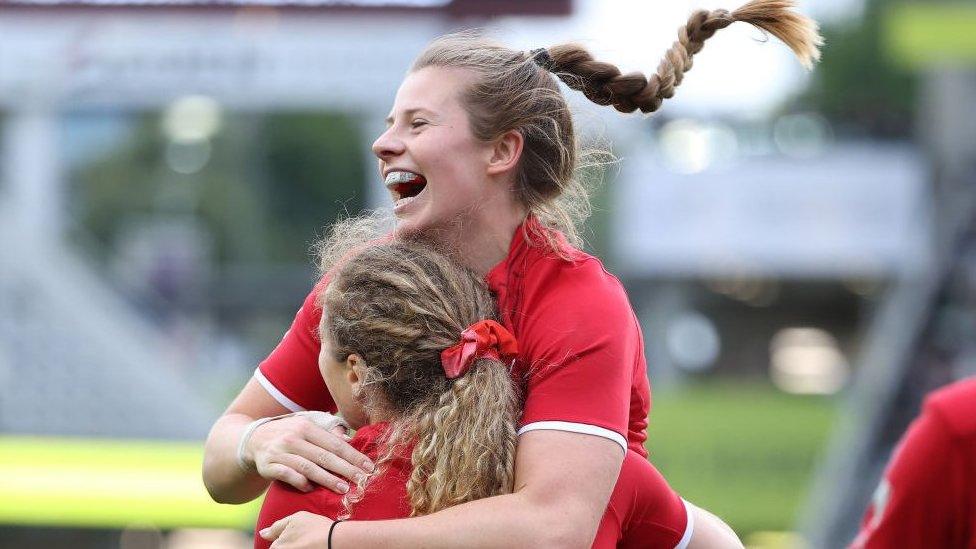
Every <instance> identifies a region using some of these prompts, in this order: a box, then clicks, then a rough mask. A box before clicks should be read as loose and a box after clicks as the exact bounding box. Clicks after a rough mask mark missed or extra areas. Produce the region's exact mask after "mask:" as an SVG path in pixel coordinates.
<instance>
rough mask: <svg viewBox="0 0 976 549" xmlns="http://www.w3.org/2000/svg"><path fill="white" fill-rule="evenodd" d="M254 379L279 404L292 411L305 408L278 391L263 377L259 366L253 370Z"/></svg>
mask: <svg viewBox="0 0 976 549" xmlns="http://www.w3.org/2000/svg"><path fill="white" fill-rule="evenodd" d="M254 379H256V380H258V383H260V384H261V386H262V387H264V390H265V391H267V392H268V394H270V395H271V396H272V398H274V399H275V400H277V401H278V404H281V405H282V406H284V407H285V408H288V409H289V410H291V411H292V412H304V411H305V408H303V407H301V406H299V405H298V403H296V402H295V401H294V400H292V399H290V398H288V397H286V396H285V394H284V393H282V392H281V391H279V390H278V388H277V387H275V386H274V385H273V384H272V383H271V381H270V380H269V379H268V378H266V377H264V374H262V373H261V368H258V369H256V370H254Z"/></svg>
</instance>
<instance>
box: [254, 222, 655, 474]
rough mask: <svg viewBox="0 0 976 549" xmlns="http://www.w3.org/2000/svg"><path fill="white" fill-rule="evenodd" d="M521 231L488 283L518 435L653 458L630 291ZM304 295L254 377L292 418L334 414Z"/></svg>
mask: <svg viewBox="0 0 976 549" xmlns="http://www.w3.org/2000/svg"><path fill="white" fill-rule="evenodd" d="M538 228H539V225H538V222H537V221H536V220H535V219H534V218H533V217H531V216H530V217H529V218H528V219H527V220H526V222H525V223H524V224H523V225H522V226H521V227H519V229H518V230H516V231H515V235H514V237H513V238H512V243H511V246H510V248H509V253H508V256H507V257H506V258H505V259H504V260H503V261H502V262H501V263H499V264H498V265H496V266H495V267H494V268H493V269H492V270H491V271H490V272H489V273H488V276H487V283H488V286H489V287H490V288H491V289H492V290H493V291H494V292H495V294H496V296H497V300H498V309H499V312H500V314H501V317H502V323H503V324H504V325H505V327H506V328H508V329H509V331H511V332H512V333H513V334H514V335H515V338H516V339H517V340H518V342H519V353H520V354H519V359H518V360H517V366H518V368H516V371H517V372H519V373H521V374H523V375H522V376H519V377H520V378H521V379H519V381H520V382H524V383H525V384H526V392H525V411H524V414H523V417H522V422H521V425H520V430H519V433H520V434H521V433H523V432H526V431H531V430H535V429H552V430H562V431H571V432H579V433H587V434H592V435H597V436H601V437H604V438H608V439H610V440H613V441H615V442H617V443H618V444H620V445H621V446H622V447H623V448H628V447H629V448H630V449H631V450H633V451H635V452H637V453H638V454H640V455H641V456H644V457H646V456H647V451H646V450H645V449H644V441H645V440H646V438H647V435H646V430H647V416H648V413H649V411H650V405H651V391H650V384H649V382H648V379H647V365H646V363H645V360H644V346H643V339H642V336H641V332H640V327H639V325H638V323H637V318H636V316H635V315H634V312H633V309H632V308H631V306H630V302H629V301H628V299H627V295H626V293H625V292H624V288H623V286H622V285H621V284H620V281H618V280H617V279H616V278H615V277H614V276H613V275H611V274H609V273H607V271H606V270H605V269H604V268H603V264H602V263H601V262H600V261H599V260H598V259H596V258H595V257H593V256H591V255H588V254H586V253H584V252H582V251H579V250H577V249H575V248H573V247H571V246H570V245H569V244H568V243H566V241H565V239H564V238H562V235H561V234H559V233H556V236H557V238H558V239H559V241H560V242H561V245H562V248H563V251H564V252H565V254H566V255H568V257H569V259H563V258H560V257H558V256H557V255H555V254H554V253H552V251H551V250H550V249H549V248H548V247H547V246H546V245H545V244H544V243H542V242H538V243H535V242H530V241H529V240H528V239H527V238H526V235H525V229H538ZM326 283H327V281H326V280H324V279H323V280H322V281H320V282H319V284H317V285H316V287H315V288H314V289H313V290H312V293H311V294H309V296H308V297H307V298H306V300H305V303H304V305H303V306H302V308H301V309H300V310H299V311H298V314H297V315H296V316H295V320H294V322H293V323H292V326H291V329H290V330H289V331H288V332H287V333H286V334H285V336H284V338H283V339H282V341H281V343H279V345H278V347H277V348H276V349H275V350H274V351H273V352H272V353H271V355H270V356H269V357H268V358H267V359H265V360H264V361H263V362H262V363H261V364H260V366H259V367H258V369H257V371H256V372H255V377H256V378H257V379H258V381H259V382H260V383H261V384H262V385H263V386H264V388H265V389H266V390H267V391H268V392H269V393H270V394H271V395H272V396H274V397H275V398H276V399H277V400H278V402H280V403H281V404H282V405H284V406H285V407H286V408H289V409H290V410H292V411H299V410H303V409H305V410H325V411H330V412H334V411H335V410H336V408H335V403H334V402H333V401H332V398H331V396H330V395H329V392H328V390H327V389H326V387H325V383H324V382H323V381H322V376H321V375H320V373H319V369H318V351H319V342H318V338H317V336H316V331H317V329H318V323H319V319H320V318H321V314H322V312H321V310H319V308H318V307H317V305H316V295H317V294H318V292H319V291H321V289H322V288H323V287H324V285H325V284H326Z"/></svg>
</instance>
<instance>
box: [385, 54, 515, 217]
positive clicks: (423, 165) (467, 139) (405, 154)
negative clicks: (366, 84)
mask: <svg viewBox="0 0 976 549" xmlns="http://www.w3.org/2000/svg"><path fill="white" fill-rule="evenodd" d="M473 78H474V74H473V73H472V72H470V71H468V70H465V69H458V68H444V67H425V68H423V69H420V70H417V71H415V72H412V73H410V74H409V75H407V77H406V78H405V79H404V81H403V84H402V85H401V86H400V89H399V90H398V91H397V95H396V99H395V101H394V104H393V110H392V111H391V113H390V116H389V118H388V119H387V126H388V128H387V130H386V132H384V133H383V135H381V136H380V137H379V138H378V139H377V140H376V142H375V143H373V152H374V153H375V154H376V156H377V157H378V158H379V169H380V174H381V175H382V177H383V179H384V181H385V182H386V184H387V189H388V190H389V191H390V195H391V197H392V199H393V201H394V204H395V206H394V212H395V214H396V217H397V220H398V227H397V229H398V231H401V232H405V233H416V232H418V231H424V230H429V229H432V228H437V227H443V226H445V225H448V224H450V223H451V222H452V221H455V220H458V219H461V218H466V219H471V218H472V217H473V216H476V215H477V214H476V212H477V211H478V207H479V206H480V205H482V204H486V203H490V202H491V201H492V200H493V199H494V198H497V196H498V194H499V193H507V192H508V188H507V187H506V186H504V185H492V184H491V183H492V181H491V180H490V178H489V177H488V174H487V171H486V170H487V168H488V165H489V161H490V159H491V157H492V144H490V143H485V142H483V141H479V140H478V139H476V138H475V137H474V135H473V134H472V133H471V129H470V126H469V122H468V114H467V112H466V111H465V110H464V107H463V106H462V104H461V102H460V97H461V94H462V93H463V91H464V90H465V89H467V87H468V86H469V85H470V83H471V82H472V79H473ZM417 176H419V177H417Z"/></svg>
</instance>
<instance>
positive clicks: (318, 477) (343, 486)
mask: <svg viewBox="0 0 976 549" xmlns="http://www.w3.org/2000/svg"><path fill="white" fill-rule="evenodd" d="M306 444H307V447H308V451H310V452H314V451H318V452H323V453H327V452H325V451H324V450H320V449H317V447H316V446H313V445H312V444H308V443H306ZM329 455H330V456H331V454H329ZM333 457H334V456H333ZM334 459H336V460H337V461H338V458H334ZM278 462H279V463H281V464H283V465H286V466H287V467H288V468H289V469H291V470H293V471H296V472H297V473H298V474H299V475H301V476H302V477H303V478H305V479H307V480H308V481H311V482H314V483H315V484H318V485H320V486H324V487H326V488H328V489H330V490H332V491H333V492H336V493H338V494H345V493H346V492H348V491H349V482H347V481H346V480H345V479H341V478H339V477H337V476H335V475H333V474H332V473H330V472H328V471H326V470H325V469H323V468H322V467H321V466H320V465H318V464H317V463H315V462H313V461H311V460H309V459H307V458H305V457H304V456H302V455H295V454H287V455H283V456H280V457H279V458H278ZM346 466H347V467H349V464H346ZM293 486H294V485H293ZM296 488H298V487H297V486H296ZM299 489H301V488H299ZM310 489H311V487H310Z"/></svg>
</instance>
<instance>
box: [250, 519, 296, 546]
mask: <svg viewBox="0 0 976 549" xmlns="http://www.w3.org/2000/svg"><path fill="white" fill-rule="evenodd" d="M292 516H293V515H288V516H287V517H285V518H283V519H281V520H278V521H275V523H274V524H272V525H271V526H268V527H267V528H265V529H264V530H261V531H260V532H258V534H260V535H261V537H262V538H264V539H266V540H268V541H274V540H276V539H278V536H280V535H281V533H282V532H284V530H285V528H286V527H288V521H289V520H290V519H291V517H292Z"/></svg>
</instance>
